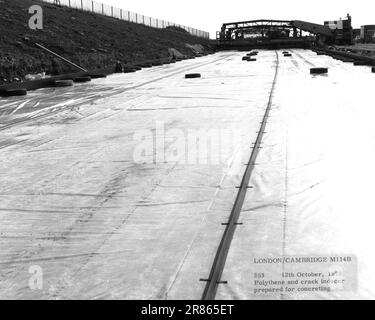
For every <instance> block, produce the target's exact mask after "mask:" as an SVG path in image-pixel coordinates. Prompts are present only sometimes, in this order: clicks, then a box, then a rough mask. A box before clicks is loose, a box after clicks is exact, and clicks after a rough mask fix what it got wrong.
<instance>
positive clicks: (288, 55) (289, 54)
mask: <svg viewBox="0 0 375 320" xmlns="http://www.w3.org/2000/svg"><path fill="white" fill-rule="evenodd" d="M291 56H292V54H291V53H286V54H284V57H291Z"/></svg>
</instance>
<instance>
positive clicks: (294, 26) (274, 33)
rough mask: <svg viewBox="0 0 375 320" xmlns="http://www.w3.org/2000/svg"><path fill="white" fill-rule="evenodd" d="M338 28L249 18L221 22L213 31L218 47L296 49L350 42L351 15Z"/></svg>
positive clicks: (291, 21) (294, 21) (301, 22)
mask: <svg viewBox="0 0 375 320" xmlns="http://www.w3.org/2000/svg"><path fill="white" fill-rule="evenodd" d="M346 21H347V23H345V24H343V25H344V28H343V29H342V30H338V29H336V30H334V29H331V28H330V27H329V26H327V25H320V24H316V23H311V22H307V21H301V20H269V19H260V20H249V21H239V22H231V23H224V24H223V26H222V28H221V31H219V32H217V40H218V44H219V47H220V48H221V49H236V48H237V49H241V48H244V49H248V48H249V47H250V48H254V47H256V48H264V47H265V48H284V47H286V48H299V47H311V46H312V45H314V43H320V44H335V43H338V44H339V43H340V44H350V43H351V41H352V32H351V31H352V27H351V18H350V16H349V15H348V20H346Z"/></svg>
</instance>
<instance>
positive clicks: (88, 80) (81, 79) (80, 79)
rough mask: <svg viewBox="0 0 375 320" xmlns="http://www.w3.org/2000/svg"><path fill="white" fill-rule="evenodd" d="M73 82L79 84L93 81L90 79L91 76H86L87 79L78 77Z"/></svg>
mask: <svg viewBox="0 0 375 320" xmlns="http://www.w3.org/2000/svg"><path fill="white" fill-rule="evenodd" d="M73 81H74V82H77V83H82V82H90V81H91V77H89V76H86V77H77V78H74V79H73Z"/></svg>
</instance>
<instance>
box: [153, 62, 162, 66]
mask: <svg viewBox="0 0 375 320" xmlns="http://www.w3.org/2000/svg"><path fill="white" fill-rule="evenodd" d="M162 65H163V63H162V62H160V61H156V62H153V63H152V66H153V67H159V66H162Z"/></svg>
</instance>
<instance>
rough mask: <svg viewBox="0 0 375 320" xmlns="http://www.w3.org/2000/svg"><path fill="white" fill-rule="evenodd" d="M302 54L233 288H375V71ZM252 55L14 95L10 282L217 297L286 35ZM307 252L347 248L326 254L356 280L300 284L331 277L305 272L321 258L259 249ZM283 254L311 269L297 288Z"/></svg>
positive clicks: (27, 290) (280, 87) (0, 234)
mask: <svg viewBox="0 0 375 320" xmlns="http://www.w3.org/2000/svg"><path fill="white" fill-rule="evenodd" d="M292 53H293V56H292V57H283V56H282V55H281V54H280V53H279V55H280V65H279V76H278V79H277V84H276V90H275V92H274V98H273V106H272V110H271V113H270V118H269V120H268V124H267V128H266V133H265V135H264V139H263V144H262V149H261V150H260V153H259V156H258V159H257V166H256V168H255V171H254V172H253V176H252V179H251V181H250V185H251V186H253V187H254V188H253V189H249V191H248V194H247V198H246V200H245V204H244V207H243V210H242V212H241V216H240V222H241V223H243V224H242V225H239V226H238V227H237V230H236V233H235V236H234V239H233V242H232V246H231V248H230V251H229V255H228V260H227V263H226V266H225V270H224V273H223V277H222V280H223V281H228V283H227V284H222V285H220V287H219V291H218V295H217V298H219V299H301V298H306V299H334V298H337V299H341V298H374V290H375V278H374V275H373V273H372V270H374V268H375V253H374V251H373V250H372V244H373V243H374V240H375V239H374V237H375V233H374V232H373V228H374V220H375V218H374V212H375V211H374V206H375V205H374V203H373V201H372V198H373V197H372V185H373V182H374V178H375V177H374V176H375V171H374V170H373V168H372V166H373V163H374V156H375V155H374V152H375V148H374V147H375V146H374V137H375V129H374V126H373V114H374V112H373V106H372V105H371V103H370V101H371V100H372V87H373V83H374V81H375V80H374V77H373V74H371V71H370V70H369V68H368V67H354V66H353V65H352V64H345V63H342V62H340V61H336V60H333V59H332V58H330V57H326V56H317V55H316V54H315V53H313V52H311V51H308V50H293V51H292ZM242 55H243V54H242V53H238V52H223V53H218V54H215V55H213V56H209V57H204V58H199V59H196V60H194V61H184V62H181V63H179V64H176V65H168V66H163V67H156V68H152V69H149V70H143V71H141V72H137V73H136V74H130V75H113V76H110V77H108V78H107V79H100V80H95V81H93V82H92V83H90V84H82V85H76V86H74V87H73V88H64V89H56V90H55V89H43V90H38V91H35V92H30V94H29V95H28V96H27V97H25V98H22V99H20V98H11V99H3V100H0V132H1V137H0V150H1V153H0V219H1V225H0V238H1V239H0V266H1V268H0V270H1V271H0V297H1V298H5V299H7V298H21V299H25V298H34V299H41V298H47V299H69V298H78V299H110V298H113V299H199V298H200V297H201V295H202V293H203V290H204V286H205V284H206V283H205V282H201V281H199V280H200V279H207V277H208V276H209V273H210V268H211V266H212V262H213V259H214V257H215V253H216V250H217V247H218V245H219V243H220V240H221V237H222V234H223V231H224V228H225V227H224V226H223V225H222V223H223V222H226V221H227V220H228V217H229V215H230V212H231V209H232V207H233V203H234V200H235V198H236V194H237V192H238V189H236V186H238V185H239V183H240V181H241V179H242V175H243V173H244V169H245V166H244V164H245V163H247V162H248V160H249V157H250V154H251V145H252V143H253V142H254V141H255V139H256V136H257V131H258V130H259V128H260V121H261V120H262V118H263V115H264V111H265V108H266V105H267V102H268V98H269V93H270V89H271V84H272V80H273V78H274V73H275V67H276V54H275V52H274V51H261V52H260V53H259V56H258V57H257V59H258V60H257V61H256V62H243V61H241V57H242ZM312 66H316V67H329V74H328V75H327V76H311V75H310V73H309V69H310V68H311V67H312ZM190 71H191V72H200V73H201V74H202V78H201V79H185V78H184V75H185V73H187V72H190ZM301 256H305V257H340V258H345V257H349V258H350V259H351V260H350V261H349V260H348V259H347V260H346V263H347V264H348V266H347V267H346V266H345V268H344V269H342V271H343V272H341V274H338V273H337V270H336V269H335V270H332V269H329V270H328V271H330V272H331V273H332V275H334V276H335V277H336V278H335V279H343V280H345V281H346V283H345V284H344V286H343V288H344V289H345V290H344V291H343V290H332V291H325V290H320V287H327V286H322V285H319V286H318V287H317V288H315V289H317V290H315V291H310V292H307V291H300V290H299V289H301V288H302V289H303V288H307V287H306V286H305V284H303V283H302V281H310V282H314V281H318V280H321V278H319V277H317V276H311V275H310V276H309V275H306V276H304V277H303V275H304V274H306V273H307V271H308V272H310V271H311V272H312V273H315V272H325V271H327V268H326V266H325V265H324V263H322V262H319V263H317V264H316V265H311V263H310V264H300V265H299V266H297V268H296V269H293V268H292V269H290V268H289V266H287V265H286V264H285V263H281V264H274V265H272V263H269V265H267V264H261V263H255V261H262V259H263V260H264V259H265V260H264V261H268V260H267V259H271V261H273V262H274V261H280V260H277V259H279V258H281V259H285V258H287V257H290V258H298V257H301ZM274 258H275V259H276V260H272V259H274ZM281 261H284V260H281ZM340 263H341V264H340V266H341V265H342V262H340ZM285 271H288V275H289V276H290V277H291V279H295V278H293V277H292V275H291V274H292V273H295V275H297V274H299V273H300V274H301V275H302V276H301V277H299V278H298V279H297V280H298V281H299V282H298V283H294V284H292V283H290V284H287V286H289V287H291V288H292V289H294V292H287V291H284V292H278V291H277V290H274V291H268V292H266V290H265V289H267V288H269V289H272V287H274V289H278V288H277V286H276V287H275V286H274V285H272V284H270V281H271V280H272V281H276V282H277V281H278V280H282V279H280V277H281V274H282V272H285ZM344 271H345V272H344ZM38 277H39V278H38ZM40 277H41V278H42V279H43V283H42V285H41V283H40V281H39V282H38V280H40ZM254 277H257V279H259V280H262V281H259V282H258V284H257V285H256V286H255V285H254ZM262 277H263V278H262ZM328 278H329V279H330V277H328ZM285 279H286V277H285ZM265 281H268V282H265ZM293 281H294V280H293ZM267 283H268V284H269V285H268V287H267V286H266V285H265V284H267ZM262 286H263V287H262ZM328 287H329V288H331V286H328ZM309 288H310V287H309ZM255 290H258V291H257V292H255Z"/></svg>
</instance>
